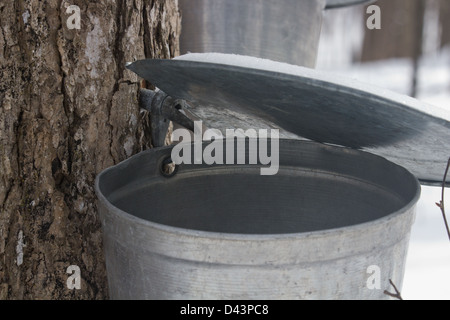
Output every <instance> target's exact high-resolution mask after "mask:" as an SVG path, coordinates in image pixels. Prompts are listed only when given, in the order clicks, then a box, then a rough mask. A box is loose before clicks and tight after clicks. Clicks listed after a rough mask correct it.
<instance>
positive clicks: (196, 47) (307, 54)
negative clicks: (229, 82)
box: [179, 0, 368, 67]
mask: <svg viewBox="0 0 450 320" xmlns="http://www.w3.org/2000/svg"><path fill="white" fill-rule="evenodd" d="M365 2H368V0H328V1H327V0H277V1H263V0H245V1H243V0H179V7H180V10H181V13H182V32H181V38H180V47H181V54H185V53H188V52H193V53H203V52H218V53H231V54H240V55H248V56H253V57H259V58H266V59H271V60H275V61H281V62H287V63H291V64H294V65H301V66H306V67H314V65H315V63H316V57H317V52H318V46H319V38H320V31H321V28H322V17H323V11H324V9H325V8H335V7H342V6H346V5H353V4H357V3H365Z"/></svg>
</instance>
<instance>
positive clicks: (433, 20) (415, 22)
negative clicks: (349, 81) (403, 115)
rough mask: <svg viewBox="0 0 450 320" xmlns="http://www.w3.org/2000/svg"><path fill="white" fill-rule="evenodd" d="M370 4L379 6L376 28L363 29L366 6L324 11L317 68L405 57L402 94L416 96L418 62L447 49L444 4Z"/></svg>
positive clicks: (403, 0)
mask: <svg viewBox="0 0 450 320" xmlns="http://www.w3.org/2000/svg"><path fill="white" fill-rule="evenodd" d="M374 4H375V5H378V6H379V7H380V8H381V29H380V30H376V29H374V30H369V29H368V28H367V27H366V20H367V18H368V17H369V14H367V13H366V8H367V6H357V7H353V8H345V9H339V10H330V11H327V12H326V15H325V22H324V28H323V35H322V40H323V41H322V48H321V55H320V56H319V64H320V63H321V64H322V66H326V67H327V68H328V67H331V66H334V65H336V64H342V63H367V62H375V61H381V60H388V59H396V58H397V59H410V61H411V75H410V89H409V93H408V94H409V95H411V96H414V97H416V96H417V90H418V81H419V79H418V78H419V77H418V74H419V70H420V63H421V58H422V57H423V56H424V55H425V54H430V53H437V52H440V51H441V50H443V49H445V47H446V46H449V47H450V1H449V0H378V1H377V2H375V3H374ZM358 25H359V28H358ZM336 33H340V35H336ZM333 39H334V42H333ZM342 44H344V45H342ZM339 50H340V51H341V52H336V51H339ZM342 50H344V52H342ZM448 52H449V54H450V50H449V51H448ZM331 53H332V54H331Z"/></svg>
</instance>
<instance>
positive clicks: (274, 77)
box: [128, 54, 450, 185]
mask: <svg viewBox="0 0 450 320" xmlns="http://www.w3.org/2000/svg"><path fill="white" fill-rule="evenodd" d="M181 59H187V60H141V61H136V62H134V63H132V64H130V65H128V68H129V69H130V70H132V71H134V72H135V73H136V74H138V75H139V76H141V77H142V78H144V79H146V80H147V81H150V82H151V83H152V84H154V85H156V86H157V87H158V88H160V89H161V90H163V91H164V92H166V93H167V94H169V95H170V96H172V97H173V98H177V99H184V100H186V101H188V102H189V103H190V106H191V108H192V110H191V111H192V112H193V113H195V114H196V115H197V116H199V118H201V119H202V120H203V121H204V123H205V124H206V125H207V126H208V127H210V128H215V129H221V130H223V129H232V128H235V129H236V128H242V129H244V130H245V129H248V128H253V129H260V128H279V129H281V130H282V135H281V136H282V137H283V136H284V137H290V138H300V139H302V138H306V139H310V140H313V141H317V142H321V143H328V144H334V145H341V146H346V147H350V148H355V149H360V150H364V151H368V152H370V153H373V154H377V155H380V156H383V157H385V158H387V159H388V160H390V161H392V162H394V163H397V164H399V165H401V166H403V167H405V168H407V169H408V170H409V171H410V172H412V173H413V174H414V175H415V176H416V177H417V178H418V179H419V180H420V181H421V183H422V184H425V185H440V184H442V180H443V176H444V172H445V169H446V164H447V160H448V158H449V156H450V112H448V111H446V110H442V109H439V108H436V107H434V106H428V105H424V104H423V103H421V102H419V101H417V100H415V99H412V98H410V97H407V96H403V95H399V94H396V93H393V92H390V91H387V90H384V89H380V88H373V86H369V85H365V84H362V83H359V82H356V81H354V80H350V79H347V78H341V77H336V76H333V75H330V74H328V73H323V72H319V71H316V70H312V69H308V68H303V67H298V66H292V65H288V64H284V63H278V62H271V61H268V60H264V59H257V58H252V57H241V56H235V55H220V54H216V55H211V54H191V55H186V56H185V57H181ZM189 59H190V60H197V61H189ZM199 60H200V61H199ZM218 62H220V63H218ZM268 62H270V63H268ZM283 130H284V131H283ZM283 133H284V134H283ZM447 184H448V185H450V177H448V178H447Z"/></svg>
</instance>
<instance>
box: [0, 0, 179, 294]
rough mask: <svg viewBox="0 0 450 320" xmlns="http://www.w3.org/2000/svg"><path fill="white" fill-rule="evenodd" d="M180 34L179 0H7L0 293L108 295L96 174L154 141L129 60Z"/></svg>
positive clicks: (1, 53)
mask: <svg viewBox="0 0 450 320" xmlns="http://www.w3.org/2000/svg"><path fill="white" fill-rule="evenodd" d="M69 5H77V6H79V8H80V9H81V29H80V30H77V29H73V30H69V28H68V27H67V24H66V22H67V19H68V18H69V17H70V14H67V13H66V8H67V7H68V6H69ZM179 32H180V17H179V12H178V7H177V0H133V1H126V0H108V1H86V0H70V1H61V0H46V1H36V0H23V1H19V0H16V1H3V0H1V2H0V74H1V82H0V140H1V144H0V210H1V211H0V299H103V298H107V281H106V274H105V266H104V261H103V251H102V233H101V225H100V222H99V219H98V216H97V210H96V197H95V193H94V180H95V177H96V175H97V174H98V173H99V172H100V171H102V170H103V169H105V168H107V167H109V166H111V165H114V164H116V163H118V162H120V161H122V160H124V159H126V158H127V157H129V156H131V155H133V154H135V153H137V152H139V151H141V150H143V149H145V148H148V147H149V139H148V136H147V135H146V134H144V131H145V130H144V127H145V126H144V123H145V121H143V117H142V114H141V112H140V110H139V106H138V104H137V94H138V89H139V86H140V83H139V82H140V81H139V79H138V78H137V77H136V76H135V75H134V74H132V73H131V72H129V71H127V70H125V69H124V65H125V63H126V62H127V61H134V60H137V59H143V58H145V57H148V58H152V57H162V58H171V57H173V56H175V55H177V54H178V42H177V41H178V38H179ZM71 265H76V266H79V267H80V269H81V280H82V282H81V290H69V289H68V288H67V286H66V281H67V278H68V277H69V276H70V275H69V274H67V273H66V270H67V268H68V267H69V266H71Z"/></svg>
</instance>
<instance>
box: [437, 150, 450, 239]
mask: <svg viewBox="0 0 450 320" xmlns="http://www.w3.org/2000/svg"><path fill="white" fill-rule="evenodd" d="M449 170H450V158H449V159H448V163H447V168H446V169H445V174H444V181H443V182H442V199H441V202H439V203H436V205H437V206H438V207H439V208H440V209H441V211H442V217H443V218H444V223H445V228H446V229H447V235H448V239H449V240H450V229H449V227H448V221H447V215H446V214H445V200H444V198H445V185H446V182H447V176H448V172H449Z"/></svg>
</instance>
